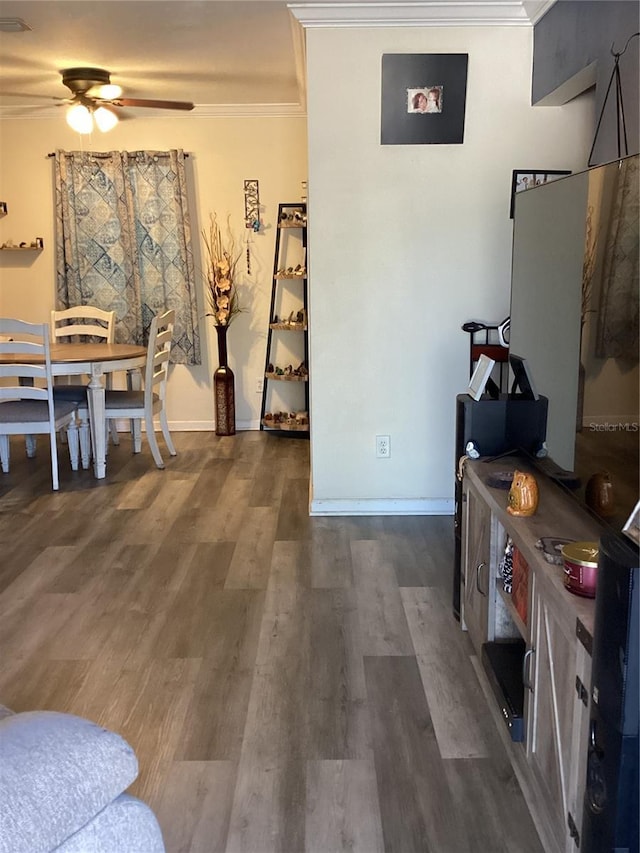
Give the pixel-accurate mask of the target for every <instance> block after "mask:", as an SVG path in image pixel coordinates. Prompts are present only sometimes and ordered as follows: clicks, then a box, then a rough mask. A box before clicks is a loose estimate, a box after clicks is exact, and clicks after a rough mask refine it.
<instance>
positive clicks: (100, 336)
mask: <svg viewBox="0 0 640 853" xmlns="http://www.w3.org/2000/svg"><path fill="white" fill-rule="evenodd" d="M115 339H116V312H115V311H104V310H103V309H102V308H96V307H95V306H93V305H75V306H73V307H72V308H62V309H58V310H54V311H52V312H51V342H52V343H72V342H74V341H82V342H84V341H88V340H90V341H94V340H98V341H104V342H105V343H107V344H112V343H114V342H115ZM88 381H89V379H88V377H87V379H86V382H88ZM86 382H85V383H82V384H75V385H74V384H73V383H71V382H70V377H66V379H65V378H64V377H63V378H61V379H58V380H57V381H56V383H55V385H54V390H53V395H54V398H55V399H57V400H73V401H75V402H76V403H78V405H79V406H80V407H81V417H82V412H85V411H86V413H87V415H86V418H83V419H82V421H81V423H80V424H79V429H80V456H81V458H82V467H83V468H88V467H89V464H90V448H91V442H90V438H89V420H88V417H89V414H88V408H87V407H86V406H83V405H82V404H83V403H86V394H87V390H86ZM106 382H107V388H110V387H111V382H112V377H111V375H109V376H107V379H106ZM110 434H111V441H112V442H113V444H119V443H120V439H119V437H118V429H117V424H116V423H115V421H113V422H112V424H111V429H110Z"/></svg>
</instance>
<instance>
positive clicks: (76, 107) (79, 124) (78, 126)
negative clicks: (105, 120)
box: [67, 104, 93, 133]
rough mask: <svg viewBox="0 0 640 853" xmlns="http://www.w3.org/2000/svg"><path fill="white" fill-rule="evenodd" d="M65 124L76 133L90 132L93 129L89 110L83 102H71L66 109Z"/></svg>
mask: <svg viewBox="0 0 640 853" xmlns="http://www.w3.org/2000/svg"><path fill="white" fill-rule="evenodd" d="M67 124H68V125H69V127H70V128H71V129H72V130H75V131H76V133H91V131H92V130H93V118H92V117H91V111H90V110H89V108H88V107H85V105H84V104H72V105H71V106H70V107H69V109H68V110H67Z"/></svg>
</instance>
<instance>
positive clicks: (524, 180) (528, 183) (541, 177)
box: [509, 169, 571, 219]
mask: <svg viewBox="0 0 640 853" xmlns="http://www.w3.org/2000/svg"><path fill="white" fill-rule="evenodd" d="M570 174H571V172H568V171H564V170H562V169H547V170H546V171H545V170H543V169H514V170H513V175H512V178H511V207H510V208H509V218H510V219H513V214H514V213H515V209H516V193H519V192H522V190H529V189H531V187H539V186H540V185H541V184H548V183H550V182H551V181H555V180H557V179H558V178H562V177H563V176H564V175H570Z"/></svg>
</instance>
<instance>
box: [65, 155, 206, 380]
mask: <svg viewBox="0 0 640 853" xmlns="http://www.w3.org/2000/svg"><path fill="white" fill-rule="evenodd" d="M55 184H56V230H57V233H56V241H57V245H56V249H57V304H58V307H60V308H68V307H72V306H75V305H95V306H97V307H98V308H103V309H105V310H108V311H115V312H116V341H118V342H122V343H137V344H143V345H146V342H147V335H148V331H149V326H150V325H151V320H152V318H153V317H154V316H155V315H156V314H158V313H160V312H162V311H165V310H167V309H170V308H173V309H175V312H176V323H175V331H174V342H173V347H172V350H171V360H172V361H173V362H176V363H182V364H200V336H199V332H198V310H197V303H196V286H195V268H194V262H193V251H192V248H191V226H190V221H189V213H188V207H187V192H186V178H185V168H184V152H182V151H179V150H175V151H129V152H127V151H109V152H105V153H96V152H93V153H84V152H81V151H67V152H65V151H57V152H56V156H55Z"/></svg>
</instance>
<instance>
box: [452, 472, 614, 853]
mask: <svg viewBox="0 0 640 853" xmlns="http://www.w3.org/2000/svg"><path fill="white" fill-rule="evenodd" d="M515 468H518V469H519V470H525V471H526V470H530V471H532V473H533V474H534V476H535V477H536V480H537V482H538V488H539V493H540V501H539V506H538V511H537V513H536V514H535V515H534V516H531V517H529V518H516V517H513V516H511V515H509V514H508V513H507V511H506V507H507V494H508V492H507V491H506V490H503V489H496V488H492V487H490V486H488V485H487V479H488V477H489V475H490V474H492V473H493V474H495V473H497V472H503V471H512V470H514V469H515ZM601 532H602V531H601V527H600V526H599V525H598V523H597V522H596V521H595V520H594V519H592V518H591V517H590V516H589V515H588V514H587V513H586V512H585V511H584V510H582V509H581V508H580V507H579V506H578V504H577V503H576V502H574V501H573V500H572V499H571V497H570V496H569V495H567V494H565V493H564V492H563V490H562V489H561V488H560V487H559V486H557V485H556V484H555V483H553V482H552V481H550V480H548V479H547V478H546V477H544V475H542V474H540V473H539V472H536V471H534V470H533V469H530V468H528V466H527V465H526V464H525V463H524V462H523V460H522V459H515V458H513V459H512V458H502V459H500V460H497V461H494V462H490V463H484V462H481V461H477V462H472V461H470V460H467V461H466V462H465V466H464V479H463V512H462V561H463V565H462V573H461V574H462V577H461V595H460V598H461V625H462V627H463V629H465V630H468V632H469V636H470V639H471V641H472V643H473V646H474V649H475V651H476V652H477V654H478V665H477V670H478V673H479V677H480V679H481V682H482V683H483V687H484V689H485V692H486V693H487V696H488V699H489V703H490V705H491V706H492V708H493V710H494V713H495V717H496V722H497V724H498V725H499V727H500V729H501V731H502V734H503V740H504V742H505V745H506V747H507V750H508V752H509V756H510V759H511V762H512V765H513V767H514V771H515V772H516V775H517V776H518V779H519V781H520V784H521V787H522V788H523V792H524V794H525V797H526V798H527V801H528V803H529V805H530V809H531V813H532V816H533V818H534V820H535V822H536V826H537V829H538V832H539V834H540V837H541V840H542V843H543V845H544V847H545V850H547V851H548V853H573V851H576V850H578V849H579V835H580V829H581V824H582V801H583V796H584V785H585V775H586V754H587V747H588V725H589V710H588V706H589V701H588V698H589V697H588V694H589V690H590V683H591V644H592V638H593V621H594V615H595V607H594V601H593V600H592V599H587V598H582V597H580V596H577V595H574V594H572V593H570V592H569V591H568V590H567V589H566V588H565V586H564V571H563V567H562V566H558V565H553V564H552V563H549V562H547V560H546V559H545V557H544V555H543V553H542V552H541V551H540V550H539V549H538V548H537V547H536V542H537V541H538V540H539V539H541V538H543V537H554V538H566V539H575V540H598V539H599V537H600V534H601ZM507 536H509V537H511V539H512V541H513V543H514V545H515V547H516V548H517V549H518V550H519V552H520V555H521V557H522V558H523V559H524V561H526V564H527V566H528V576H527V579H526V585H527V588H526V592H527V608H526V611H523V610H522V608H521V613H522V614H523V615H521V613H518V611H517V610H516V607H515V606H514V603H513V601H512V597H511V595H509V594H508V593H506V592H505V591H504V584H503V578H502V573H501V561H502V556H503V553H504V546H505V543H506V538H507ZM523 616H524V617H525V618H523ZM517 638H522V640H524V643H525V651H524V657H523V661H522V678H523V682H524V714H523V716H524V739H523V741H522V742H513V741H512V740H511V738H510V736H509V731H508V729H507V726H506V725H505V722H504V719H503V715H502V713H501V710H500V707H499V705H498V702H497V700H496V699H495V697H494V695H493V694H492V693H491V688H490V687H489V681H488V680H486V679H485V678H484V675H485V670H484V668H483V665H482V663H480V662H479V661H480V660H481V656H482V646H483V644H485V643H490V642H494V641H501V640H504V641H509V640H513V639H517Z"/></svg>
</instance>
